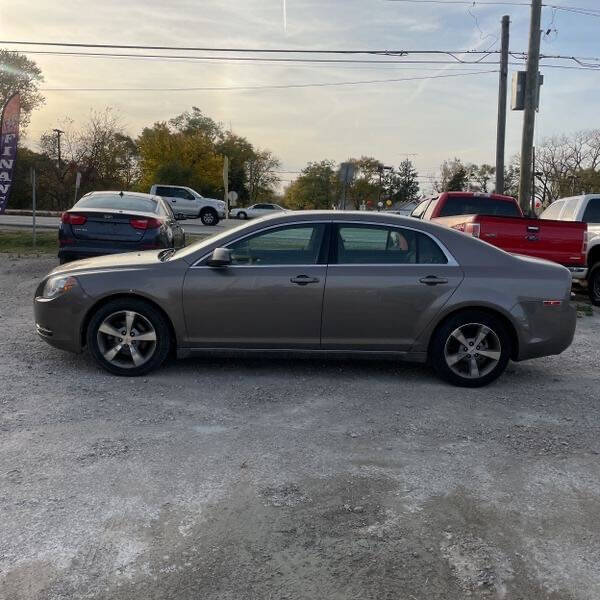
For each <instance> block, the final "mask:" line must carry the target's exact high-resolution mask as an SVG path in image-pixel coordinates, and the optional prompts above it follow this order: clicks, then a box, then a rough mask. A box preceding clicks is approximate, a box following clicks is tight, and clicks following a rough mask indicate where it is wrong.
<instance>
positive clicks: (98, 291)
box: [34, 211, 576, 387]
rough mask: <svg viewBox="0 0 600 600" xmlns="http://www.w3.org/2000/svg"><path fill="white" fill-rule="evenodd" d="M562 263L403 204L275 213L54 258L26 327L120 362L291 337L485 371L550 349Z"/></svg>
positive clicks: (558, 334)
mask: <svg viewBox="0 0 600 600" xmlns="http://www.w3.org/2000/svg"><path fill="white" fill-rule="evenodd" d="M570 287H571V277H570V273H569V271H568V270H567V269H566V268H564V267H561V266H559V265H556V264H553V263H549V262H546V261H541V260H538V259H534V258H519V257H516V256H512V255H510V254H508V253H506V252H504V251H502V250H499V249H497V248H495V247H494V246H491V245H490V244H487V243H485V242H482V241H480V240H478V239H476V238H472V237H469V236H465V235H464V234H462V233H460V232H457V231H454V230H452V229H448V228H445V227H441V226H439V225H435V224H432V223H429V222H421V221H417V220H414V219H410V218H407V217H400V216H395V215H385V214H383V213H365V212H341V211H323V212H316V211H315V212H286V213H279V214H277V215H274V216H272V217H265V218H263V219H260V220H257V221H253V222H251V223H246V224H243V225H240V226H239V227H237V228H235V229H233V230H228V231H226V232H223V233H221V234H219V235H216V236H214V237H211V238H209V239H207V240H204V241H202V242H199V243H197V244H194V245H191V246H188V247H186V248H184V249H182V250H178V251H175V250H162V251H159V252H156V251H155V252H139V253H129V254H123V255H118V256H107V257H101V258H96V259H90V260H84V261H79V262H77V263H74V264H72V265H68V266H63V267H58V268H56V269H54V270H53V271H52V272H50V273H49V274H48V276H47V277H45V278H44V280H43V281H41V282H40V285H39V286H38V288H37V291H36V293H35V299H34V307H35V320H36V327H37V331H38V333H39V335H40V336H41V337H42V338H43V339H44V340H46V341H47V342H48V343H49V344H51V345H53V346H56V347H58V348H61V349H64V350H69V351H73V352H81V351H82V350H83V349H84V347H86V346H87V348H88V349H89V351H90V352H91V354H92V356H93V357H94V358H95V359H96V361H97V362H98V364H99V365H101V366H102V367H103V368H105V369H106V370H108V371H110V372H112V373H115V374H117V375H141V374H143V373H147V372H148V371H151V370H152V369H155V368H157V367H158V366H160V364H161V363H162V362H163V361H164V360H165V358H166V357H167V356H168V354H169V353H170V352H171V351H172V350H173V351H175V353H176V354H177V356H179V357H186V356H191V355H201V354H207V353H208V354H210V355H215V354H216V353H225V354H239V353H247V352H253V353H256V352H258V353H278V352H286V353H289V352H290V351H291V352H296V353H298V354H317V355H369V356H382V357H392V358H400V359H405V360H410V361H417V362H426V361H429V362H430V363H431V364H432V366H433V367H434V369H435V370H436V371H437V373H438V374H439V375H441V376H442V377H443V378H445V379H447V380H448V381H450V382H451V383H453V384H456V385H463V386H469V387H475V386H481V385H485V384H487V383H489V382H491V381H493V380H494V379H495V378H496V377H498V376H499V375H500V374H501V373H502V372H503V371H504V369H505V367H506V365H507V363H508V361H509V360H511V359H512V360H515V361H520V360H526V359H530V358H536V357H540V356H547V355H552V354H558V353H560V352H562V351H563V350H565V349H566V348H567V347H568V346H569V345H570V343H571V341H572V339H573V335H574V332H575V323H576V314H575V309H574V308H573V307H572V306H571V304H570V302H569V299H570Z"/></svg>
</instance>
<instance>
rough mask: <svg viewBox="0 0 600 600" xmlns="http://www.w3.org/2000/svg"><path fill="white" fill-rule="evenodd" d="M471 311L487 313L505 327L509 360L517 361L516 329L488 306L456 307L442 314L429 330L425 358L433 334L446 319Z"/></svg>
mask: <svg viewBox="0 0 600 600" xmlns="http://www.w3.org/2000/svg"><path fill="white" fill-rule="evenodd" d="M473 310H476V311H479V312H484V313H487V314H488V315H490V316H491V317H494V318H496V319H498V320H500V321H501V322H502V323H503V324H504V325H506V330H507V331H508V334H509V336H510V344H511V353H510V358H511V360H517V358H518V356H519V336H518V334H517V329H516V327H515V325H514V323H513V322H512V321H511V319H510V318H509V317H508V316H507V315H506V314H505V313H504V312H503V311H501V310H498V309H495V308H492V307H490V306H486V305H469V306H461V307H458V308H456V309H454V310H452V311H450V312H448V313H445V314H443V315H442V316H441V317H440V318H439V320H438V321H437V322H436V324H435V326H434V327H432V328H431V334H430V335H429V341H428V344H427V356H428V357H429V356H430V355H431V344H432V343H433V340H434V338H435V334H436V333H437V331H438V330H439V328H440V327H442V325H443V324H444V323H445V322H446V321H448V319H451V318H452V317H455V316H456V315H458V314H460V313H465V312H469V311H473Z"/></svg>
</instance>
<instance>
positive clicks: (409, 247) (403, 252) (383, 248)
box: [336, 225, 448, 265]
mask: <svg viewBox="0 0 600 600" xmlns="http://www.w3.org/2000/svg"><path fill="white" fill-rule="evenodd" d="M336 242H337V246H336V250H337V263H338V264H342V265H343V264H406V265H411V264H412V265H414V264H445V263H447V262H448V260H447V259H446V256H445V254H444V253H443V252H442V250H441V248H440V247H439V246H438V245H437V244H436V243H435V242H434V241H433V240H432V239H431V238H430V237H429V236H427V235H425V234H423V233H420V232H418V231H413V230H412V229H403V228H395V227H385V226H374V225H338V227H337V241H336Z"/></svg>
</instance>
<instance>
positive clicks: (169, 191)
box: [156, 185, 194, 200]
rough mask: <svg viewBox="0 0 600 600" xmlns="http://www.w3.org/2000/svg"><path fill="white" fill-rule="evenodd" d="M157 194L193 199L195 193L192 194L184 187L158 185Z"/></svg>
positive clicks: (166, 196)
mask: <svg viewBox="0 0 600 600" xmlns="http://www.w3.org/2000/svg"><path fill="white" fill-rule="evenodd" d="M156 194H157V196H163V197H165V198H183V199H184V200H193V199H194V195H193V194H190V192H188V191H187V190H184V189H183V188H175V187H167V186H160V185H159V186H158V187H157V188H156Z"/></svg>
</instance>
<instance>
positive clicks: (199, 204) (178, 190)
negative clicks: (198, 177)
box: [150, 183, 225, 225]
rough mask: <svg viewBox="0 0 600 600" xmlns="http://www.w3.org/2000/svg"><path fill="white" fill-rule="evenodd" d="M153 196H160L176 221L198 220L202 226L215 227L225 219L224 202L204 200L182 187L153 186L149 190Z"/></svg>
mask: <svg viewBox="0 0 600 600" xmlns="http://www.w3.org/2000/svg"><path fill="white" fill-rule="evenodd" d="M150 193H151V194H153V195H154V196H162V197H163V198H164V199H165V200H166V201H167V202H168V203H169V204H170V205H171V208H172V209H173V212H174V213H175V216H176V217H177V218H178V219H181V218H184V219H198V218H199V219H200V220H201V221H202V224H203V225H216V224H217V223H218V222H219V219H223V218H224V217H225V202H223V200H217V199H216V198H205V197H204V196H203V195H202V194H199V193H198V192H197V191H196V190H193V189H192V188H189V187H185V186H182V185H162V184H156V183H155V184H154V185H153V186H152V187H151V188H150Z"/></svg>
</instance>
